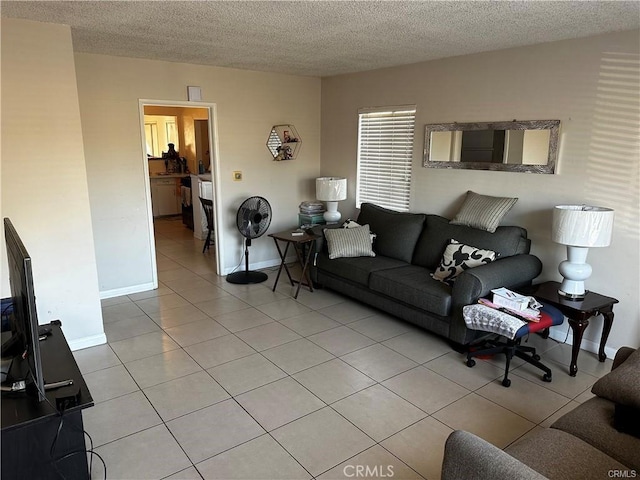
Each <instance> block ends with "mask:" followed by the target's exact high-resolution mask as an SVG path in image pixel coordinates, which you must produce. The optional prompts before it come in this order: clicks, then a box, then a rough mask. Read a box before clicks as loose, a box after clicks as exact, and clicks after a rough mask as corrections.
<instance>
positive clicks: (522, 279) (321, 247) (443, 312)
mask: <svg viewBox="0 0 640 480" xmlns="http://www.w3.org/2000/svg"><path fill="white" fill-rule="evenodd" d="M357 223H358V224H360V225H369V227H370V230H371V232H372V233H375V235H376V238H375V241H374V242H373V251H374V252H375V254H376V256H375V257H369V256H361V257H355V258H351V257H349V258H335V259H330V258H329V252H328V250H327V245H326V242H324V241H322V240H321V241H319V242H318V244H317V245H316V250H317V253H316V258H315V261H314V264H313V266H312V269H311V275H312V280H313V281H314V283H315V284H316V285H318V286H320V287H326V288H329V289H333V290H336V291H339V292H340V293H342V294H345V295H348V296H350V297H353V298H355V299H357V300H360V301H362V302H364V303H367V304H369V305H371V306H373V307H376V308H379V309H381V310H383V311H385V312H388V313H390V314H392V315H394V316H397V317H399V318H402V319H404V320H407V321H409V322H411V323H414V324H416V325H418V326H420V327H422V328H424V329H426V330H429V331H431V332H434V333H436V334H438V335H441V336H443V337H446V338H448V339H450V340H452V341H453V342H455V343H458V344H467V343H469V342H470V341H472V340H473V339H474V337H475V335H476V332H474V331H471V330H468V329H467V327H466V324H465V322H464V319H463V317H462V307H464V306H465V305H469V304H473V303H476V302H477V301H478V299H479V298H480V297H483V296H486V295H488V294H489V293H490V291H491V289H493V288H498V287H507V288H511V289H516V288H518V287H522V286H524V285H530V284H531V282H532V280H533V279H534V278H536V277H537V276H538V275H539V274H540V272H541V270H542V264H541V262H540V260H539V259H538V258H537V257H535V256H533V255H530V254H529V249H530V240H529V239H528V238H527V231H526V230H525V229H523V228H520V227H515V226H500V227H498V228H497V229H496V231H495V232H493V233H490V232H488V231H484V230H480V229H477V228H472V227H468V226H463V225H453V224H451V223H450V221H449V220H448V219H446V218H444V217H441V216H438V215H432V214H423V213H398V212H394V211H391V210H388V209H385V208H382V207H380V206H377V205H374V204H371V203H364V204H362V206H361V210H360V214H359V216H358V219H357ZM324 228H325V227H322V226H316V227H314V232H315V233H318V234H320V235H322V233H323V230H324ZM450 239H455V240H457V241H458V242H461V243H463V244H466V245H471V246H474V247H478V248H481V249H489V250H492V251H495V252H496V253H497V254H498V258H497V259H496V260H495V261H493V262H491V263H487V264H485V265H481V266H478V267H475V268H471V269H469V270H466V271H464V272H463V273H462V274H460V275H459V276H458V277H457V278H456V280H455V283H454V284H453V286H449V285H447V284H445V283H443V282H440V281H438V280H435V279H433V278H432V277H431V275H430V274H431V273H433V271H434V270H435V269H436V268H437V267H438V265H439V263H440V261H441V258H442V255H443V252H444V250H445V248H446V246H447V244H448V243H449V240H450Z"/></svg>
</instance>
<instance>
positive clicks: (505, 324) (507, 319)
mask: <svg viewBox="0 0 640 480" xmlns="http://www.w3.org/2000/svg"><path fill="white" fill-rule="evenodd" d="M462 314H463V316H464V321H465V323H466V324H467V328H470V329H471V330H482V331H483V332H492V333H497V334H499V335H502V336H503V337H507V338H508V339H510V340H513V339H514V338H515V336H516V332H517V331H518V330H520V328H521V327H522V326H523V325H526V324H527V322H524V321H522V320H520V319H518V318H516V317H513V316H511V315H509V314H508V313H505V312H501V311H500V310H496V309H494V308H490V307H487V306H486V305H480V304H477V305H467V306H465V307H463V308H462Z"/></svg>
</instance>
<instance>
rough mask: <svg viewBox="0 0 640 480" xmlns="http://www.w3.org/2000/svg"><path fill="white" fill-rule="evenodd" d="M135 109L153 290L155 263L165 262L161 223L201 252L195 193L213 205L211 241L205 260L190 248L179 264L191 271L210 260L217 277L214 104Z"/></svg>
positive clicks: (153, 104) (202, 223)
mask: <svg viewBox="0 0 640 480" xmlns="http://www.w3.org/2000/svg"><path fill="white" fill-rule="evenodd" d="M139 110H140V129H141V136H142V142H141V147H142V148H141V149H142V161H143V165H144V172H145V178H146V198H147V211H148V219H149V231H150V239H149V241H150V251H151V253H152V264H153V283H154V288H157V286H158V263H159V261H160V262H162V261H166V258H165V257H166V251H165V252H162V251H160V250H161V249H162V243H163V242H166V235H165V233H166V229H167V225H170V226H171V230H173V231H174V232H175V233H178V234H179V235H178V236H179V237H180V238H181V241H182V242H183V243H184V242H187V243H188V242H189V241H191V242H192V243H193V244H194V246H199V250H200V252H201V251H202V247H203V244H204V238H206V234H207V232H208V228H207V221H206V216H205V213H204V212H203V211H202V205H201V204H200V200H199V196H201V195H203V196H204V197H205V198H210V199H211V200H212V201H213V206H214V219H213V220H214V229H213V233H212V239H213V242H212V245H211V247H210V248H209V249H208V250H207V251H206V252H205V253H202V252H201V255H203V256H205V257H200V256H198V255H196V253H195V252H196V251H197V248H195V249H194V253H193V254H192V258H183V259H179V262H180V261H182V262H183V263H184V264H185V266H187V265H186V263H190V265H189V266H190V267H193V263H194V262H198V261H199V260H201V259H203V258H204V259H207V258H208V260H209V263H210V260H211V257H213V258H214V260H215V274H216V275H220V274H221V273H220V272H221V271H222V267H223V266H222V265H220V262H219V261H218V259H221V258H224V257H223V256H222V252H221V244H222V241H221V239H220V229H219V228H217V226H218V223H219V222H218V220H219V218H220V214H219V205H220V189H219V185H218V175H217V172H218V168H219V162H218V156H217V152H218V149H217V145H218V144H217V139H216V138H215V133H214V132H216V131H217V129H216V109H215V104H209V103H201V102H171V101H158V100H140V101H139ZM170 143H171V144H172V147H171V146H170V145H169V144H170ZM170 148H172V150H175V151H176V153H175V154H174V153H172V150H170ZM200 165H202V167H200ZM202 170H204V172H203V173H200V171H202ZM165 184H166V185H165ZM203 185H204V188H203ZM162 187H165V188H162ZM203 191H204V192H206V193H204V194H203V193H202V192H203ZM165 197H166V198H165ZM189 211H191V212H192V213H191V221H190V222H189V221H188V219H189ZM194 213H195V214H194ZM196 221H197V223H196ZM158 236H159V238H158ZM159 251H160V252H159Z"/></svg>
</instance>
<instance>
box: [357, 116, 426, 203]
mask: <svg viewBox="0 0 640 480" xmlns="http://www.w3.org/2000/svg"><path fill="white" fill-rule="evenodd" d="M358 117H359V120H358V178H357V189H356V207H357V208H360V205H361V204H362V203H365V202H371V203H375V204H376V205H380V206H381V207H385V208H389V209H392V210H397V211H400V212H406V211H408V210H409V199H410V189H411V159H412V155H413V137H414V130H415V119H416V108H415V106H411V107H408V106H404V107H397V108H389V107H386V108H380V109H377V110H372V109H367V110H361V111H360V112H359V113H358Z"/></svg>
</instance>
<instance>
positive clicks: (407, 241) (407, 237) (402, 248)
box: [358, 203, 426, 263]
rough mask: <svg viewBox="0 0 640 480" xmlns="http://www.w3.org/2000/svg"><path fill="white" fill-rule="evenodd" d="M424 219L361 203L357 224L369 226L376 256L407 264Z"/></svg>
mask: <svg viewBox="0 0 640 480" xmlns="http://www.w3.org/2000/svg"><path fill="white" fill-rule="evenodd" d="M425 218H426V215H425V214H422V213H400V212H394V211H393V210H388V209H386V208H382V207H379V206H378V205H374V204H372V203H363V204H362V205H361V206H360V215H358V223H359V224H360V225H365V224H369V227H370V229H371V232H373V233H375V234H376V240H375V243H374V246H373V250H374V251H375V252H376V253H377V254H378V255H384V256H385V257H390V258H395V259H396V260H402V261H404V262H407V263H409V262H411V259H412V258H413V250H414V249H415V246H416V242H417V241H418V237H419V236H420V233H421V232H422V228H423V226H424V221H425Z"/></svg>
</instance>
